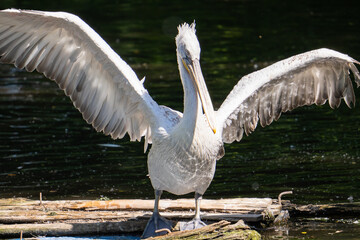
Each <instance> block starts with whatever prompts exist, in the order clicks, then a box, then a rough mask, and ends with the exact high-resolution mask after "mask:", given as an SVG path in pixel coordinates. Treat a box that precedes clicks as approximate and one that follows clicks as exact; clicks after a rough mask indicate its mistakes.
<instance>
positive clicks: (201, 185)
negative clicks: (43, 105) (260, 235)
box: [0, 9, 360, 236]
mask: <svg viewBox="0 0 360 240" xmlns="http://www.w3.org/2000/svg"><path fill="white" fill-rule="evenodd" d="M178 30H179V34H178V36H177V37H176V45H177V61H178V65H179V71H180V77H181V81H182V84H183V88H184V112H183V113H180V112H177V111H174V110H172V109H170V108H168V107H165V106H159V105H158V104H157V103H156V102H155V101H154V100H153V99H152V98H151V96H150V95H149V93H148V92H147V90H146V89H145V88H144V86H143V82H142V81H140V80H139V79H138V78H137V76H136V74H135V73H134V71H133V70H132V69H131V68H130V67H129V66H128V65H127V64H126V63H125V62H124V61H123V60H122V59H121V58H120V57H119V56H118V55H117V54H116V53H115V52H114V51H113V50H112V49H111V48H110V47H109V45H108V44H106V43H105V41H104V40H103V39H102V38H101V37H100V36H99V35H98V34H97V33H96V32H95V31H94V30H92V29H91V28H90V27H89V26H88V25H87V24H86V23H84V22H83V21H82V20H81V19H79V18H78V17H76V16H74V15H72V14H68V13H62V12H56V13H54V12H41V11H21V10H15V9H10V10H4V11H1V12H0V56H1V58H0V62H3V63H13V64H14V65H15V66H16V67H18V68H25V69H26V70H28V71H34V70H37V71H38V72H40V73H43V74H44V75H45V76H46V77H48V78H50V79H52V80H54V81H55V82H56V83H57V84H58V85H59V87H60V88H61V89H63V90H64V92H65V94H66V95H68V96H69V97H70V98H71V100H72V101H73V103H74V106H75V107H76V108H77V109H78V110H79V111H80V112H81V113H82V115H83V118H84V119H85V120H86V121H87V122H88V123H89V124H92V126H93V127H94V128H95V129H96V130H97V131H100V132H103V133H104V134H106V135H111V137H112V138H122V137H123V136H124V135H125V134H126V133H127V134H129V136H130V139H131V140H132V141H134V140H138V141H140V140H141V138H142V137H145V146H144V148H145V151H146V148H147V146H148V143H152V147H151V149H150V152H149V155H148V169H149V173H150V179H151V182H152V185H153V187H154V189H155V193H156V201H155V207H154V216H153V218H152V220H150V221H149V225H148V227H147V229H146V230H145V233H144V236H150V235H153V234H154V231H155V230H156V229H157V228H162V227H164V226H165V227H169V224H168V222H167V221H166V220H164V219H162V218H161V217H160V216H159V214H158V201H159V198H160V195H161V192H162V191H163V190H166V191H169V192H171V193H174V194H186V193H189V192H195V193H196V205H197V207H196V214H195V218H194V220H193V221H192V222H191V224H190V225H192V227H198V226H201V225H202V222H201V221H200V215H199V214H200V212H199V199H200V198H201V195H202V194H203V193H204V192H205V191H206V189H207V188H208V186H209V184H210V183H211V181H212V178H213V176H214V172H215V166H216V160H218V159H220V158H221V157H222V156H223V155H224V149H223V142H226V143H231V142H233V141H235V140H237V141H240V140H241V138H242V137H243V133H244V132H245V133H246V134H249V133H251V132H252V131H254V130H255V128H256V126H257V123H258V122H260V124H261V125H262V126H266V125H269V124H270V123H271V122H272V121H274V120H277V119H278V118H279V117H280V115H281V113H282V112H286V111H289V110H292V109H294V108H296V107H299V106H303V105H310V104H314V103H315V104H318V105H320V104H324V103H325V102H326V101H328V102H329V104H330V106H331V107H332V108H335V107H338V106H339V104H340V102H341V99H344V100H345V102H346V104H347V105H348V106H351V104H352V103H355V95H354V90H353V86H352V82H351V79H350V71H351V72H352V75H353V78H354V81H355V82H356V83H357V85H358V86H359V84H360V75H359V72H358V70H357V68H356V67H355V65H354V63H356V64H359V62H357V61H355V60H354V59H352V58H350V57H349V56H347V55H344V54H341V53H339V52H336V51H333V50H329V49H319V50H315V51H310V52H306V53H303V54H300V55H297V56H294V57H291V58H288V59H285V60H283V61H280V62H277V63H275V64H273V65H271V66H269V67H267V68H264V69H262V70H259V71H257V72H254V73H252V74H249V75H247V76H244V77H243V78H242V79H241V80H240V81H239V82H238V84H237V85H236V86H235V87H234V88H233V90H232V91H231V93H230V94H229V95H228V97H227V98H226V99H225V101H224V103H223V104H222V105H221V107H220V108H219V109H218V110H217V111H214V109H213V106H212V102H211V99H210V96H209V93H208V91H207V88H206V84H205V81H204V78H203V75H202V72H201V68H200V45H199V42H198V40H197V37H196V35H195V24H192V25H191V26H189V25H188V24H183V25H181V26H179V28H178ZM154 219H155V220H154ZM150 225H154V226H153V227H151V226H150Z"/></svg>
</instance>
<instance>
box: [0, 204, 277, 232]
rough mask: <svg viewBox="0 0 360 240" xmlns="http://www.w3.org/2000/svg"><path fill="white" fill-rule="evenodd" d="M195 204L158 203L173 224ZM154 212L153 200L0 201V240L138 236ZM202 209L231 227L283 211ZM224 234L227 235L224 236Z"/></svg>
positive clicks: (188, 215) (267, 207)
mask: <svg viewBox="0 0 360 240" xmlns="http://www.w3.org/2000/svg"><path fill="white" fill-rule="evenodd" d="M194 205H195V203H194V200H193V199H178V200H162V201H161V202H160V210H161V211H162V213H161V214H162V215H163V216H164V217H166V218H168V219H170V220H172V221H173V222H174V223H176V222H178V221H188V220H189V219H191V218H192V217H193V214H194V212H193V208H194ZM152 208H153V201H152V200H111V201H33V200H27V199H0V238H1V237H9V236H11V237H14V236H17V237H18V236H20V232H23V234H24V236H41V235H47V236H60V235H63V236H64V235H99V234H112V233H115V234H120V233H129V232H132V233H134V232H139V233H140V232H142V231H143V229H144V228H145V226H146V223H147V220H148V219H149V218H150V217H151V214H152ZM201 208H202V214H201V215H202V219H203V220H204V221H207V222H208V223H212V222H218V221H221V220H227V221H229V223H226V225H229V224H230V222H237V221H239V219H244V220H245V221H248V222H256V221H264V220H265V219H268V215H271V216H276V215H278V214H279V213H280V211H281V206H280V205H278V204H277V203H276V201H275V200H272V199H270V198H265V199H258V198H244V199H242V198H238V199H221V200H203V201H202V203H201ZM214 231H215V230H214ZM217 231H218V230H217ZM239 231H240V230H239ZM247 231H248V230H247ZM249 231H250V230H249ZM225 233H226V234H229V233H228V231H227V232H226V231H225V232H224V234H225ZM250 233H251V232H249V234H250ZM250 235H251V234H250ZM244 236H245V235H244ZM251 236H253V235H251ZM209 239H211V238H209ZM249 239H251V238H249Z"/></svg>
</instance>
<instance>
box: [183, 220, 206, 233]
mask: <svg viewBox="0 0 360 240" xmlns="http://www.w3.org/2000/svg"><path fill="white" fill-rule="evenodd" d="M205 226H206V224H205V223H204V222H203V221H201V219H195V218H194V219H193V220H191V221H190V222H181V223H180V231H185V230H194V229H198V228H202V227H205Z"/></svg>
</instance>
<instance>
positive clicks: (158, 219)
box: [141, 190, 172, 238]
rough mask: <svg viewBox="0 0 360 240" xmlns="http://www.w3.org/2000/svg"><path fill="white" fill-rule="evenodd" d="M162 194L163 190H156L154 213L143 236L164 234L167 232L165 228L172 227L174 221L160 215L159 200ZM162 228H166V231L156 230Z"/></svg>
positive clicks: (169, 228)
mask: <svg viewBox="0 0 360 240" xmlns="http://www.w3.org/2000/svg"><path fill="white" fill-rule="evenodd" d="M161 194H162V191H161V190H155V204H154V211H153V215H152V216H151V218H150V220H149V221H148V223H147V225H146V228H145V230H144V232H143V235H142V236H141V238H149V237H155V236H160V235H164V234H166V233H167V231H166V230H165V229H168V230H171V229H172V223H171V222H170V221H169V220H167V219H165V218H163V217H162V216H160V213H159V200H160V197H161ZM161 229H164V231H159V232H156V231H157V230H161Z"/></svg>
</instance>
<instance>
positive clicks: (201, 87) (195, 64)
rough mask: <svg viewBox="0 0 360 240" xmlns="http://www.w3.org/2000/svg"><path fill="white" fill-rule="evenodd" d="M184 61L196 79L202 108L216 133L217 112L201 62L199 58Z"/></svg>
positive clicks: (192, 76)
mask: <svg viewBox="0 0 360 240" xmlns="http://www.w3.org/2000/svg"><path fill="white" fill-rule="evenodd" d="M182 62H183V64H184V66H185V68H186V70H187V71H188V72H189V74H190V76H191V78H192V79H193V81H194V84H195V86H196V89H197V92H198V94H199V96H200V100H201V104H202V108H203V110H204V113H205V116H206V119H207V121H208V123H209V126H210V128H211V129H212V131H213V132H214V134H215V133H216V127H215V126H216V124H215V112H214V107H213V105H212V102H211V99H210V95H209V92H208V90H207V87H206V84H205V80H204V76H203V74H202V71H201V68H200V62H199V60H198V59H195V60H192V61H190V63H187V61H186V60H184V59H182Z"/></svg>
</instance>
